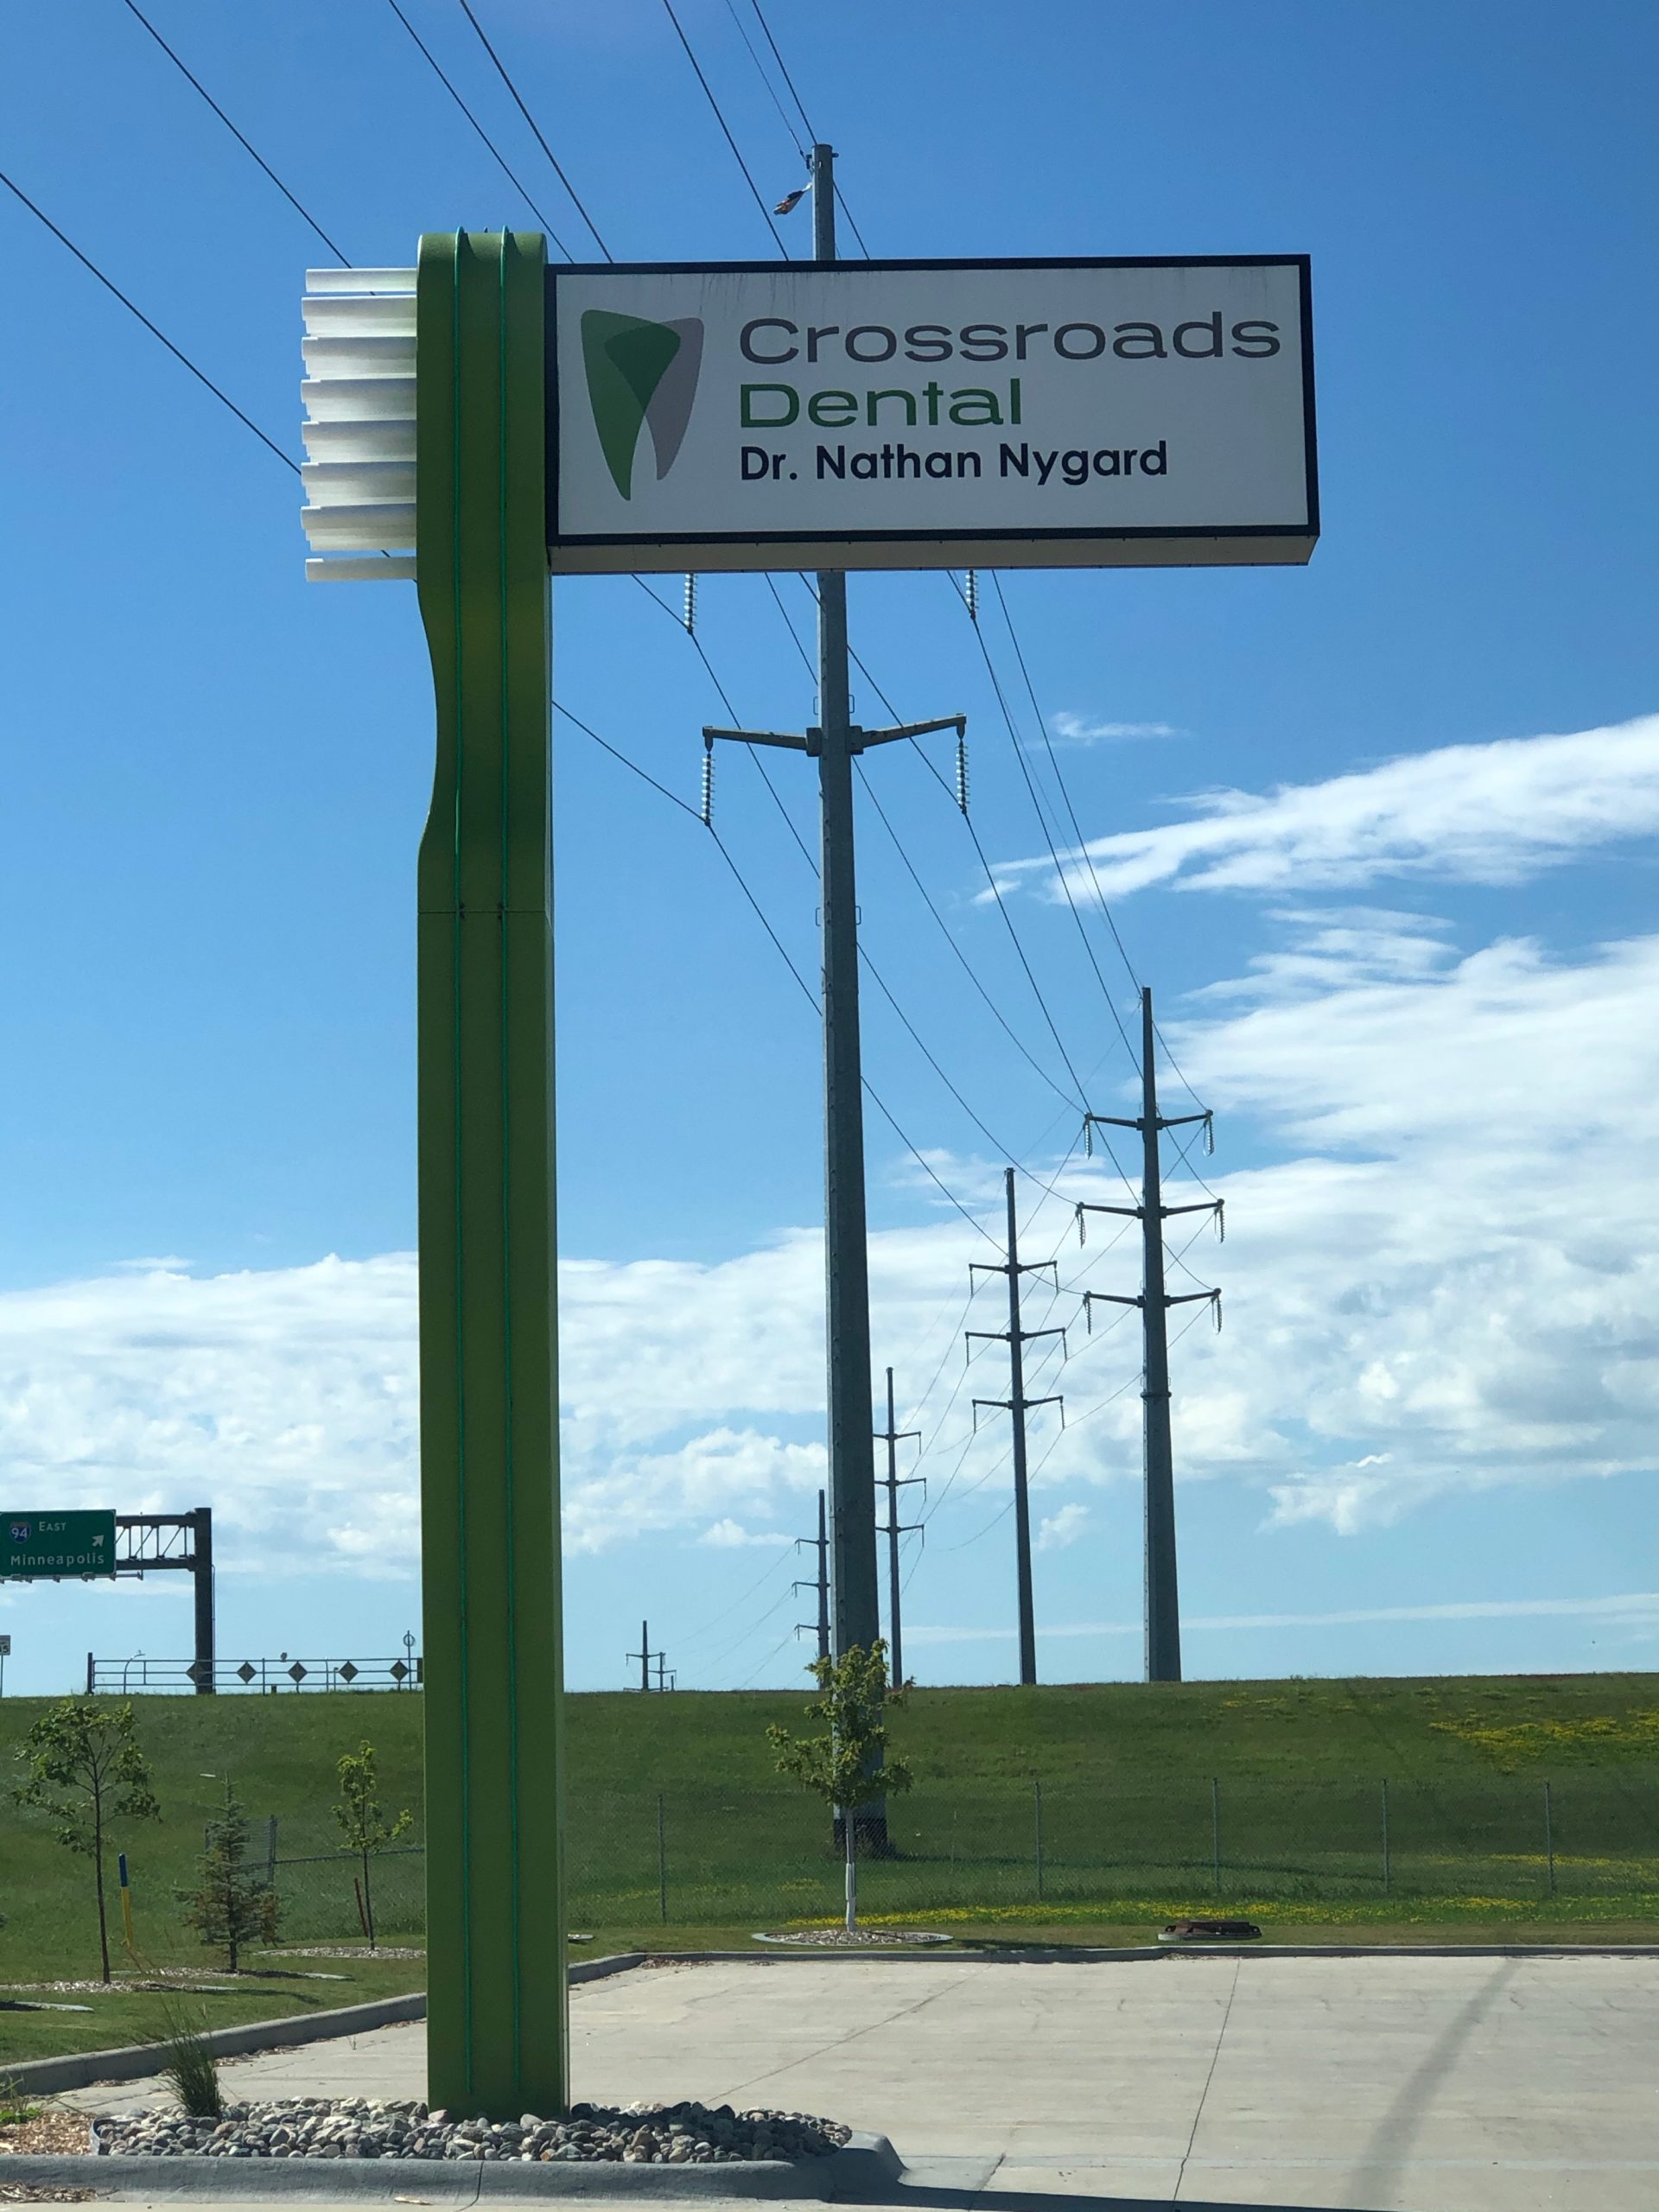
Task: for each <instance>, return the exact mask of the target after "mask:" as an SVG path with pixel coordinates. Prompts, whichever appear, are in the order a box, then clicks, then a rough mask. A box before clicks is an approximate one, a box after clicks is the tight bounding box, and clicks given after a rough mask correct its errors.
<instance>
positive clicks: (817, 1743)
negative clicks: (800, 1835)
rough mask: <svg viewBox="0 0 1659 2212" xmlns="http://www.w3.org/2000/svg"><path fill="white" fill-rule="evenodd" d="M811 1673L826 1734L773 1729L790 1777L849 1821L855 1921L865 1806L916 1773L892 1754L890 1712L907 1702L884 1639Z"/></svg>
mask: <svg viewBox="0 0 1659 2212" xmlns="http://www.w3.org/2000/svg"><path fill="white" fill-rule="evenodd" d="M806 1671H807V1673H808V1674H809V1675H811V1676H812V1678H813V1680H814V1681H816V1682H817V1686H818V1691H819V1694H818V1695H817V1697H816V1698H814V1699H813V1700H812V1702H811V1704H810V1705H809V1706H808V1707H807V1708H806V1717H807V1719H809V1720H827V1721H828V1722H829V1730H828V1732H827V1733H826V1734H824V1735H822V1736H794V1735H791V1732H790V1731H789V1730H788V1729H787V1728H780V1727H779V1726H778V1724H777V1723H776V1722H775V1721H774V1722H773V1723H772V1726H771V1727H769V1728H768V1729H767V1731H766V1735H767V1738H768V1739H769V1740H770V1742H771V1744H772V1749H773V1750H774V1751H776V1753H777V1755H778V1758H777V1765H778V1771H779V1773H780V1774H787V1775H789V1776H791V1777H793V1779H794V1780H795V1781H797V1782H798V1783H801V1784H802V1786H803V1787H804V1788H805V1789H810V1790H811V1791H812V1792H813V1793H814V1794H815V1795H816V1796H819V1797H822V1798H823V1801H824V1802H825V1803H826V1804H827V1805H828V1806H829V1808H830V1811H831V1813H832V1814H834V1815H837V1816H838V1817H839V1819H840V1821H841V1827H842V1839H843V1840H844V1842H845V1845H846V1850H847V1925H848V1927H849V1928H855V1927H856V1926H857V1924H858V1842H857V1836H858V1808H859V1807H860V1806H861V1805H868V1804H871V1803H873V1802H874V1801H875V1799H877V1798H878V1797H888V1796H898V1795H899V1793H900V1792H901V1791H903V1790H906V1789H909V1788H910V1786H911V1783H912V1780H913V1779H914V1777H913V1776H912V1773H911V1770H910V1768H909V1765H908V1764H907V1763H906V1761H905V1760H903V1759H894V1758H887V1726H886V1723H885V1721H884V1719H883V1717H882V1716H883V1715H884V1714H885V1713H887V1711H888V1709H889V1708H890V1707H893V1706H896V1705H902V1704H903V1703H904V1701H905V1693H904V1691H903V1689H902V1688H899V1689H889V1688H888V1687H887V1644H886V1643H885V1642H884V1641H883V1639H882V1638H881V1637H877V1638H876V1639H875V1641H874V1643H872V1644H871V1646H870V1647H869V1649H868V1651H867V1650H865V1649H863V1648H862V1647H861V1645H859V1644H856V1643H853V1644H849V1646H848V1647H847V1649H846V1650H845V1651H844V1652H843V1653H842V1656H841V1657H840V1658H839V1659H815V1660H813V1661H812V1662H811V1664H810V1666H809V1667H808V1669H807V1670H806Z"/></svg>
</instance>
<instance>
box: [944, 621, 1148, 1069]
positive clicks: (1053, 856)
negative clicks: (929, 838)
mask: <svg viewBox="0 0 1659 2212" xmlns="http://www.w3.org/2000/svg"><path fill="white" fill-rule="evenodd" d="M958 596H960V594H958ZM968 619H969V621H970V622H971V623H972V624H973V629H974V637H975V639H976V642H977V644H978V645H979V651H980V657H981V658H982V660H983V661H984V663H985V673H986V675H987V676H988V677H989V678H990V683H991V690H992V691H993V692H994V693H995V697H996V703H997V706H998V709H1000V710H1001V716H1002V723H1003V727H1004V728H1005V729H1006V730H1007V733H1008V743H1009V744H1010V745H1011V746H1012V747H1013V748H1014V760H1015V761H1016V762H1017V763H1018V765H1019V769H1020V776H1021V778H1022V779H1023V780H1024V782H1025V786H1026V790H1027V792H1028V793H1029V794H1030V798H1031V804H1032V809H1033V812H1034V813H1035V814H1036V817H1037V826H1038V828H1039V829H1040V830H1041V831H1042V833H1043V842H1044V843H1045V844H1046V846H1047V847H1048V856H1049V858H1050V860H1052V861H1053V863H1054V874H1055V877H1056V879H1057V880H1058V884H1059V887H1060V889H1061V891H1062V893H1064V894H1065V903H1066V905H1067V906H1069V907H1070V908H1071V918H1072V920H1073V921H1074V922H1075V923H1076V924H1077V935H1078V937H1079V938H1081V939H1082V942H1083V949H1084V954H1085V955H1086V956H1087V958H1088V962H1089V965H1090V968H1092V969H1094V972H1095V981H1096V982H1097V983H1098V984H1099V985H1100V995H1101V996H1102V997H1103V999H1104V1000H1105V1001H1106V1011H1107V1012H1108V1013H1109V1014H1110V1015H1111V1017H1112V1021H1113V1025H1114V1027H1116V1031H1117V1033H1118V1035H1119V1036H1120V1037H1121V1038H1122V1040H1123V1049H1124V1051H1125V1052H1127V1053H1128V1056H1129V1058H1130V1061H1131V1063H1135V1047H1134V1046H1133V1045H1131V1044H1130V1042H1129V1034H1128V1030H1126V1029H1125V1028H1124V1027H1123V1021H1122V1016H1121V1015H1120V1014H1119V1013H1118V1010H1117V1006H1116V1001H1115V1000H1114V999H1113V997H1112V995H1111V992H1110V990H1109V988H1107V983H1106V978H1105V977H1104V976H1103V975H1102V974H1101V972H1100V963H1099V962H1098V961H1097V960H1096V957H1095V948H1094V946H1093V945H1092V944H1090V942H1089V932H1088V931H1087V930H1086V929H1084V925H1083V916H1082V915H1081V914H1080V913H1079V912H1078V911H1077V900H1076V899H1074V898H1073V897H1072V896H1071V883H1070V881H1069V880H1068V879H1067V876H1066V873H1065V868H1063V867H1062V866H1061V865H1060V855H1059V853H1058V850H1057V849H1056V847H1055V843H1054V839H1053V836H1052V834H1051V832H1050V830H1049V826H1048V817H1047V816H1046V813H1045V812H1044V810H1043V803H1042V800H1041V799H1040V798H1039V796H1038V791H1037V786H1036V785H1035V783H1034V782H1033V780H1032V773H1031V770H1030V768H1029V766H1027V761H1026V754H1025V748H1024V747H1023V746H1022V745H1021V744H1020V734H1019V732H1018V730H1016V729H1015V728H1014V715H1013V714H1012V712H1011V711H1010V709H1009V707H1008V702H1007V694H1006V693H1005V692H1004V691H1003V689H1002V682H1001V677H999V676H998V675H997V672H996V664H995V661H993V660H992V658H991V649H990V647H989V646H988V645H987V644H986V642H985V633H984V632H983V631H982V629H981V628H980V626H979V622H978V619H977V617H976V615H975V614H974V613H972V611H971V610H969V616H968Z"/></svg>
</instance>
